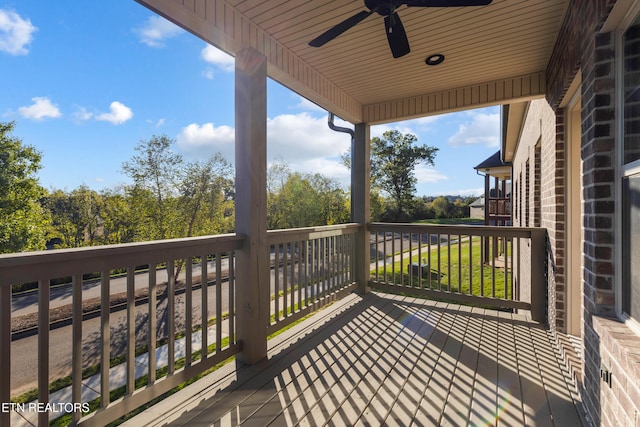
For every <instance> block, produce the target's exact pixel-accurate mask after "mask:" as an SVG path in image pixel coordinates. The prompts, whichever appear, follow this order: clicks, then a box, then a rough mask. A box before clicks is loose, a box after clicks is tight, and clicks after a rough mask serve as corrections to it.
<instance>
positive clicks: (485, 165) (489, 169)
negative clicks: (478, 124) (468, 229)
mask: <svg viewBox="0 0 640 427" xmlns="http://www.w3.org/2000/svg"><path fill="white" fill-rule="evenodd" d="M474 169H475V170H476V172H478V173H482V174H484V196H485V198H486V203H485V206H484V208H483V216H482V218H484V223H485V225H510V224H511V163H508V162H504V161H503V160H502V158H501V156H500V151H496V152H495V153H493V154H492V155H491V156H489V157H488V158H487V159H485V160H484V161H483V162H482V163H480V164H479V165H478V166H476V167H474ZM491 178H493V181H494V185H493V188H492V187H491ZM487 194H488V195H489V197H488V198H487ZM483 202H484V198H483Z"/></svg>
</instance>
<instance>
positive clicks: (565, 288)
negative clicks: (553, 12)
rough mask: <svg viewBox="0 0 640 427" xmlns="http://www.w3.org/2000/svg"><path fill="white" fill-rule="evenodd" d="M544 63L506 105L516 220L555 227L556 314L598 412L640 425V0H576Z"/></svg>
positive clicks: (552, 310)
mask: <svg viewBox="0 0 640 427" xmlns="http://www.w3.org/2000/svg"><path fill="white" fill-rule="evenodd" d="M546 75H547V93H546V96H545V98H544V99H536V100H530V101H527V102H522V103H512V104H510V105H507V106H505V107H504V108H503V129H504V132H503V140H502V153H503V155H502V160H503V161H505V162H512V164H513V182H514V198H513V200H514V209H513V221H514V225H515V226H522V227H544V228H546V230H547V232H548V251H549V253H548V319H549V326H550V328H551V330H552V331H553V332H554V333H556V335H557V336H558V338H559V340H560V341H561V342H565V343H566V344H565V350H566V358H567V359H569V363H570V365H571V368H572V372H573V374H574V375H575V377H576V378H577V379H578V383H579V385H580V387H581V393H582V399H583V402H584V404H585V407H586V409H587V411H588V413H589V415H590V417H591V418H592V420H593V422H594V424H596V425H598V424H602V425H635V426H637V425H639V424H638V423H639V422H640V421H639V420H640V351H639V349H640V327H639V325H640V323H639V322H640V267H639V266H640V244H639V242H640V208H639V206H640V94H639V91H640V86H639V83H640V2H638V1H617V2H614V1H609V2H607V1H588V2H586V1H585V2H578V1H576V2H571V3H570V8H569V10H568V12H567V15H566V17H565V20H564V23H563V26H562V29H561V31H560V35H559V37H558V40H557V42H556V46H555V49H554V52H553V54H552V56H551V61H550V63H549V65H548V67H547V73H546ZM572 347H576V349H575V352H576V353H577V357H572V356H571V354H572V353H573V352H574V349H573V348H572Z"/></svg>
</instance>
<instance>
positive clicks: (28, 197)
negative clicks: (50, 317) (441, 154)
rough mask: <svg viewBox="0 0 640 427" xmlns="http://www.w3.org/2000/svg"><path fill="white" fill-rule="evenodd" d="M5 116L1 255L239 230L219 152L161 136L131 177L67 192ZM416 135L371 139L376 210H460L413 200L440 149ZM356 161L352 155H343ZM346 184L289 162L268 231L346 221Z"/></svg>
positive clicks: (135, 161)
mask: <svg viewBox="0 0 640 427" xmlns="http://www.w3.org/2000/svg"><path fill="white" fill-rule="evenodd" d="M14 126H15V123H14V122H10V123H0V253H13V252H22V251H33V250H42V249H45V248H49V249H53V248H72V247H81V246H93V245H104V244H119V243H128V242H138V241H150V240H161V239H170V238H178V237H193V236H201V235H214V234H222V233H230V232H233V231H234V226H235V218H234V213H235V211H234V199H235V188H234V179H233V177H234V175H233V168H232V166H231V165H230V164H229V163H228V162H227V161H226V160H225V159H224V158H223V157H222V155H221V154H219V153H217V154H214V155H213V156H211V157H209V158H207V159H202V160H195V161H186V160H185V159H184V158H183V157H182V156H181V155H180V154H179V153H176V152H175V151H173V150H172V146H173V145H174V143H175V141H174V140H173V139H171V138H169V137H167V136H166V135H159V136H158V135H154V136H152V137H151V138H150V139H148V140H142V141H140V143H139V144H138V145H137V146H136V147H135V154H134V155H133V156H132V158H131V159H129V160H128V161H126V162H124V163H123V164H122V172H123V173H124V174H125V175H126V176H128V177H129V178H130V180H131V184H127V185H121V186H119V187H116V188H109V189H104V190H101V191H96V190H93V189H91V188H89V187H88V186H86V185H81V186H79V187H78V188H76V189H73V190H70V191H67V190H60V189H50V190H46V189H44V188H43V187H42V186H40V185H39V183H38V178H37V173H38V171H39V170H40V168H41V160H42V157H41V154H40V153H39V152H38V151H37V150H36V149H35V148H34V147H32V146H29V145H26V144H23V143H22V141H21V140H20V139H19V138H16V137H14V136H12V135H11V133H12V131H13V129H14ZM415 142H416V138H415V136H413V135H410V134H407V135H402V134H400V133H399V132H397V131H391V132H387V133H385V134H384V135H383V138H372V160H371V165H372V174H371V175H372V192H371V218H372V220H373V221H412V220H416V219H425V218H437V217H439V218H442V217H457V216H463V215H464V212H463V210H464V209H463V208H464V205H465V204H468V203H470V201H469V202H468V201H467V200H464V201H463V200H462V199H459V200H455V201H451V200H449V199H447V198H444V197H442V198H436V199H427V198H416V197H415V196H414V193H415V183H416V179H415V176H414V175H413V168H414V166H415V165H416V164H417V163H418V162H421V161H424V162H427V163H429V164H433V159H434V157H435V153H436V151H437V149H436V148H433V147H426V146H423V147H415V146H414V145H413V144H414V143H415ZM343 158H344V159H345V163H346V164H347V165H349V163H348V161H347V160H346V159H347V158H348V155H345V156H344V157H343ZM349 220H350V196H349V191H347V190H345V189H343V188H342V187H341V186H340V184H339V182H338V181H336V180H334V179H331V178H329V177H326V176H324V175H322V174H321V173H314V174H309V173H300V172H296V171H292V170H291V168H290V166H289V165H288V164H287V163H285V162H276V163H274V164H272V165H271V166H270V167H269V169H268V172H267V225H268V227H269V228H270V229H284V228H298V227H309V226H318V225H332V224H339V223H345V222H348V221H349Z"/></svg>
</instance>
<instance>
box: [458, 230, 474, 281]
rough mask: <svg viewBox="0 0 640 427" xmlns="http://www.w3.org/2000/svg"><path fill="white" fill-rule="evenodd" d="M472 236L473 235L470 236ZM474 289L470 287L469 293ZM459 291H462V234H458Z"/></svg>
mask: <svg viewBox="0 0 640 427" xmlns="http://www.w3.org/2000/svg"><path fill="white" fill-rule="evenodd" d="M469 238H471V237H469ZM469 273H471V271H469ZM471 291H472V289H471V288H469V293H471ZM458 292H459V293H463V292H462V235H461V234H458Z"/></svg>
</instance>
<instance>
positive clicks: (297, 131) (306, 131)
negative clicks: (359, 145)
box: [267, 113, 351, 164]
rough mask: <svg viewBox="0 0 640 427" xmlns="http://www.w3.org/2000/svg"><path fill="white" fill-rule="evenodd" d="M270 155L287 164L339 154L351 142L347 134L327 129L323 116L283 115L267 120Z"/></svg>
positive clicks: (345, 149) (346, 148)
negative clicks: (282, 159)
mask: <svg viewBox="0 0 640 427" xmlns="http://www.w3.org/2000/svg"><path fill="white" fill-rule="evenodd" d="M267 137H268V141H269V145H268V147H267V150H268V153H269V157H270V158H277V157H282V158H284V159H285V160H286V161H288V162H290V163H292V164H293V163H295V162H299V161H304V160H308V159H314V158H325V157H332V156H339V155H340V154H341V153H343V152H345V151H347V150H348V149H349V147H350V144H351V139H350V137H349V135H347V134H344V133H339V132H335V131H332V130H331V129H329V126H328V125H327V119H326V117H323V118H314V117H312V116H310V115H309V114H308V113H299V114H282V115H279V116H276V117H274V118H273V119H268V120H267Z"/></svg>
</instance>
